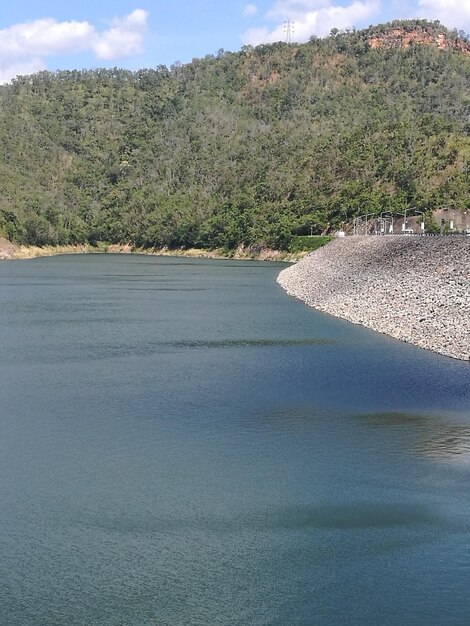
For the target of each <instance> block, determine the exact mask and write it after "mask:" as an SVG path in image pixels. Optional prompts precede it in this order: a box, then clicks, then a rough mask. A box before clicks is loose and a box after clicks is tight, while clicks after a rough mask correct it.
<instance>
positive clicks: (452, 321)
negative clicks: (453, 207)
mask: <svg viewBox="0 0 470 626" xmlns="http://www.w3.org/2000/svg"><path fill="white" fill-rule="evenodd" d="M278 282H279V284H280V285H281V286H282V287H283V288H284V289H285V290H286V291H287V293H289V294H290V295H292V296H295V297H297V298H300V299H301V300H303V301H304V302H305V303H306V304H308V305H310V306H312V307H315V308H317V309H319V310H321V311H325V312H326V313H330V314H331V315H335V316H337V317H341V318H344V319H346V320H349V321H350V322H353V323H355V324H362V325H363V326H367V327H368V328H371V329H373V330H376V331H378V332H381V333H386V334H387V335H390V336H392V337H395V338H396V339H401V340H402V341H407V342H409V343H412V344H414V345H416V346H420V347H421V348H426V349H427V350H433V351H434V352H439V353H440V354H443V355H446V356H450V357H453V358H456V359H462V360H470V237H463V236H455V237H413V236H409V237H407V236H396V237H374V236H369V237H346V238H340V239H335V240H334V241H332V242H331V243H329V244H327V245H326V246H324V247H323V248H320V249H319V250H317V251H316V252H313V253H311V254H309V255H308V256H306V257H305V258H304V259H302V261H300V262H299V263H297V264H296V265H293V266H291V267H288V268H287V269H285V270H283V271H282V272H281V273H280V275H279V277H278Z"/></svg>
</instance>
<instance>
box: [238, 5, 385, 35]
mask: <svg viewBox="0 0 470 626" xmlns="http://www.w3.org/2000/svg"><path fill="white" fill-rule="evenodd" d="M379 10H380V1H379V0H355V1H353V2H352V3H351V4H349V5H346V6H342V5H335V4H332V2H331V0H277V1H276V2H275V3H274V5H273V7H272V8H271V10H270V11H269V12H268V14H267V18H268V20H272V21H275V20H282V21H280V22H278V25H277V26H275V27H273V28H268V27H267V26H264V27H261V28H252V29H250V30H248V31H247V32H246V33H245V34H244V35H243V42H244V43H245V44H250V45H253V46H255V45H257V44H259V43H272V42H274V41H282V40H284V39H285V38H286V35H285V31H284V21H285V20H286V18H289V19H292V20H293V21H294V27H293V33H292V39H293V40H294V41H299V42H300V41H307V40H308V39H309V38H310V37H311V36H312V35H317V36H319V37H324V36H325V35H328V33H329V32H330V31H331V29H332V28H338V29H340V30H343V29H346V28H352V27H353V26H356V25H358V24H362V23H364V22H367V21H368V20H371V19H372V18H373V17H374V16H375V15H377V14H378V13H379Z"/></svg>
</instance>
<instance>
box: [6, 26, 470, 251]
mask: <svg viewBox="0 0 470 626" xmlns="http://www.w3.org/2000/svg"><path fill="white" fill-rule="evenodd" d="M400 31H402V33H405V35H406V34H408V35H409V33H421V35H423V33H424V34H425V35H426V37H424V39H425V40H426V41H423V43H421V42H420V40H419V38H418V40H417V39H416V37H415V36H411V37H402V36H397V32H400ZM391 35H392V36H391ZM428 35H429V36H428ZM421 40H423V37H421ZM393 41H395V42H396V41H399V45H395V44H393ZM443 41H444V42H445V45H442V43H443ZM377 42H378V43H377ZM403 42H405V43H403ZM382 44H383V45H382ZM0 145H1V154H0V234H2V233H3V234H4V235H6V236H8V237H9V238H10V239H13V240H16V241H20V242H23V243H30V244H39V245H42V244H46V243H49V244H50V243H52V244H54V243H57V244H65V243H74V242H85V241H91V242H94V241H98V240H102V241H108V242H131V243H133V244H136V245H139V246H165V245H167V246H169V247H175V246H199V247H221V246H224V247H226V248H233V247H234V246H236V245H237V244H239V243H246V244H252V243H256V244H265V245H268V246H272V247H282V246H284V245H286V243H287V242H288V240H289V238H290V237H291V235H292V234H302V233H310V229H311V227H312V226H313V229H314V232H317V233H320V232H323V231H326V230H327V229H328V228H330V229H332V228H334V227H335V226H337V225H339V224H340V223H341V222H343V221H344V220H349V219H350V218H351V217H352V216H354V215H355V214H358V213H365V212H370V213H372V212H380V211H381V210H384V209H395V210H397V211H400V210H403V208H406V207H410V206H414V207H417V208H418V209H421V210H423V209H432V208H435V207H438V206H441V205H446V206H450V207H453V208H458V207H460V208H462V209H465V208H470V206H469V202H470V193H469V183H470V54H468V41H467V38H466V37H465V36H464V35H463V34H462V33H460V34H458V33H456V32H453V33H451V32H449V31H447V30H446V29H445V28H443V27H442V26H441V25H440V24H439V23H438V22H433V23H428V22H424V21H413V22H397V23H393V24H391V25H382V26H380V27H374V28H370V29H367V30H364V31H357V32H349V33H336V32H332V34H331V35H330V36H329V37H328V38H326V39H316V38H312V39H311V40H310V41H309V42H308V43H306V44H300V45H299V44H287V43H277V44H273V45H262V46H258V47H256V48H252V47H244V48H242V50H241V51H240V52H235V53H231V52H224V51H220V52H219V53H218V54H217V55H215V56H212V55H208V56H206V57H204V58H203V59H194V60H193V61H192V62H191V63H189V64H188V65H181V64H178V63H176V64H174V65H173V66H171V67H170V68H166V67H164V66H159V67H157V68H156V69H149V70H141V71H137V72H134V73H133V72H129V71H125V70H119V69H115V70H94V71H62V72H57V73H49V72H41V73H39V74H36V75H33V76H29V77H21V78H17V79H16V80H15V81H13V83H12V84H10V85H5V86H3V87H1V88H0Z"/></svg>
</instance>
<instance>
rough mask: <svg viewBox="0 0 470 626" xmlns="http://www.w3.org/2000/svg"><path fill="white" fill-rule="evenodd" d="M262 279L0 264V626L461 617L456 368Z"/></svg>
mask: <svg viewBox="0 0 470 626" xmlns="http://www.w3.org/2000/svg"><path fill="white" fill-rule="evenodd" d="M281 267H282V266H281V265H276V264H263V263H255V262H253V263H252V262H231V261H205V260H184V259H171V258H156V257H138V256H112V255H109V256H108V255H100V256H73V257H56V258H48V259H37V260H33V261H21V262H5V263H2V264H0V319H1V324H0V556H1V558H0V624H1V625H2V626H10V625H15V626H42V625H44V626H55V625H57V626H59V625H60V626H62V625H64V626H65V625H67V626H72V625H83V626H85V625H86V626H90V625H100V626H101V625H106V626H108V625H109V626H118V625H126V626H156V625H158V626H163V625H167V624H168V625H170V624H171V625H173V624H175V625H182V624H185V625H186V624H201V625H202V624H204V625H206V624H207V625H208V624H279V625H289V624H314V625H316V624H319V625H324V624H325V625H330V624H335V625H336V624H347V625H349V624H358V625H359V624H361V625H362V624H365V625H369V624H370V625H376V624H400V625H401V624H407V625H409V624H416V625H418V624H419V625H423V626H424V625H429V624H462V625H464V624H468V619H469V618H468V616H469V615H470V594H469V593H468V589H469V588H470V488H469V485H470V367H469V364H468V363H463V362H459V361H454V360H451V359H448V358H444V357H440V356H438V355H434V354H432V353H428V352H425V351H422V350H419V349H416V348H413V347H411V346H408V345H406V344H403V343H400V342H397V341H394V340H392V339H389V338H387V337H385V336H381V335H378V334H375V333H373V332H370V331H368V330H366V329H363V328H361V327H359V326H354V325H351V324H348V323H346V322H343V321H341V320H337V319H334V318H332V317H328V316H326V315H323V314H320V313H317V312H315V311H313V310H312V309H308V308H307V307H305V306H304V305H302V304H301V303H299V302H297V301H296V300H293V299H291V298H289V297H288V296H286V295H285V294H284V292H283V291H282V290H281V289H280V288H279V287H278V286H277V285H276V283H275V278H276V275H277V273H278V272H279V271H280V269H281Z"/></svg>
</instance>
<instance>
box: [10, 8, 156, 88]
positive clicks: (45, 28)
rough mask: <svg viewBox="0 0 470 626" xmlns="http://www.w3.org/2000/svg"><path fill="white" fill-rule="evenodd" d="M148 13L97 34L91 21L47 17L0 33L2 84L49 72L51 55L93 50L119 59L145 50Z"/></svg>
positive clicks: (100, 55)
mask: <svg viewBox="0 0 470 626" xmlns="http://www.w3.org/2000/svg"><path fill="white" fill-rule="evenodd" d="M147 17H148V13H147V12H146V11H143V10H142V9H136V10H135V11H133V12H132V13H130V14H129V15H127V16H125V17H120V18H115V19H114V20H113V21H112V22H111V24H110V27H109V28H108V29H107V30H104V31H101V32H100V31H97V29H96V28H95V26H93V24H90V23H89V22H76V21H70V22H58V21H57V20H55V19H53V18H44V19H39V20H34V21H31V22H25V23H23V24H15V25H13V26H10V27H9V28H4V29H2V30H0V82H7V81H8V80H11V79H12V78H14V77H15V76H17V75H19V74H30V73H33V72H36V71H39V70H42V69H45V67H46V64H45V61H44V59H45V58H46V57H48V56H53V55H61V54H73V53H77V52H83V51H86V50H90V51H92V52H93V53H94V54H95V56H96V57H97V58H98V59H105V60H111V59H117V58H123V57H127V56H131V55H133V54H137V53H139V52H140V51H141V49H142V42H143V35H144V32H145V30H146V25H147Z"/></svg>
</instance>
